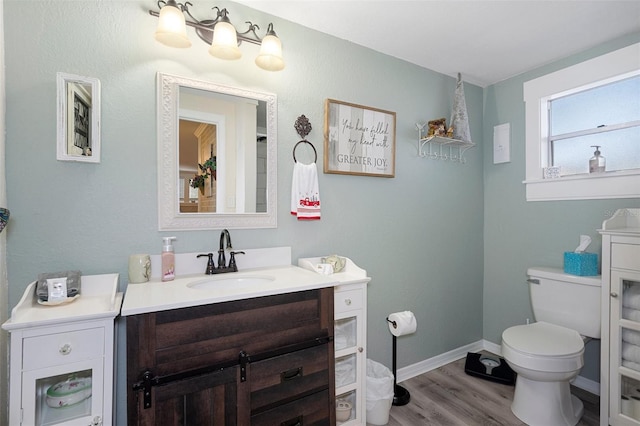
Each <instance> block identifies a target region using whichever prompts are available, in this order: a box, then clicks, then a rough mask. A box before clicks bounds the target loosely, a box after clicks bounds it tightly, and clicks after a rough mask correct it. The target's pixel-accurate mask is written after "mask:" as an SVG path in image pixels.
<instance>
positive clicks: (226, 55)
mask: <svg viewBox="0 0 640 426" xmlns="http://www.w3.org/2000/svg"><path fill="white" fill-rule="evenodd" d="M188 6H193V4H191V3H190V2H185V3H177V2H176V1H175V0H166V1H165V0H158V8H160V12H159V13H158V12H156V11H153V10H150V11H149V14H151V15H152V16H157V17H158V18H159V19H158V27H157V29H156V33H155V38H156V40H158V41H159V42H160V43H162V44H164V45H166V46H170V47H180V48H185V47H190V46H191V41H190V40H189V38H188V37H187V30H186V26H187V25H188V26H190V27H194V28H195V30H196V34H198V37H200V39H201V40H203V41H204V42H205V43H207V44H210V45H211V47H210V48H209V54H210V55H211V56H214V57H216V58H220V59H239V58H240V57H241V56H242V51H241V50H240V48H239V47H238V46H239V45H240V44H241V43H242V42H243V41H246V42H247V43H252V44H259V45H260V53H259V54H258V56H257V57H256V60H255V62H256V65H258V66H259V67H260V68H262V69H264V70H267V71H280V70H282V69H283V68H284V60H283V59H282V42H281V41H280V39H279V38H278V36H277V35H276V33H275V31H274V30H273V24H271V23H270V24H269V26H268V27H267V33H266V34H265V36H264V37H263V38H260V37H259V36H258V34H257V33H256V30H259V29H260V27H259V26H258V25H256V24H253V23H252V22H250V21H247V24H249V28H248V29H247V31H245V32H243V33H239V32H237V30H236V29H235V27H234V26H233V24H232V23H231V21H230V20H229V16H228V15H229V12H228V11H227V9H220V8H219V7H218V6H214V7H213V10H215V11H216V17H215V19H205V20H202V21H199V20H197V19H196V18H194V17H193V15H191V12H189V8H188ZM184 13H186V14H187V15H188V16H189V18H190V20H187V19H185V16H184Z"/></svg>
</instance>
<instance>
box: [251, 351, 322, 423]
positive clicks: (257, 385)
mask: <svg viewBox="0 0 640 426" xmlns="http://www.w3.org/2000/svg"><path fill="white" fill-rule="evenodd" d="M328 350H329V348H328V345H327V344H323V345H320V346H315V347H312V348H309V349H304V350H300V351H296V352H291V353H288V354H286V355H281V356H278V357H274V358H270V359H266V360H263V361H258V362H253V363H250V364H249V366H250V367H249V368H250V378H251V412H252V413H255V412H256V411H260V410H265V409H268V408H269V407H270V406H273V405H275V404H277V403H282V402H288V401H291V400H294V399H296V398H298V397H299V396H300V395H305V394H310V393H313V392H316V391H319V390H322V389H327V388H328V386H329V359H328Z"/></svg>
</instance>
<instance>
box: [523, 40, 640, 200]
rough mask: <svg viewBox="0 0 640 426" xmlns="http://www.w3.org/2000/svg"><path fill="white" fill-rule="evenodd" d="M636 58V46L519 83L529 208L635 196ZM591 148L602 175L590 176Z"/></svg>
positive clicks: (639, 98) (639, 100) (639, 158)
mask: <svg viewBox="0 0 640 426" xmlns="http://www.w3.org/2000/svg"><path fill="white" fill-rule="evenodd" d="M639 57H640V43H638V44H634V45H632V46H629V47H625V48H623V49H620V50H617V51H614V52H611V53H609V54H606V55H603V56H600V57H597V58H594V59H591V60H588V61H585V62H582V63H580V64H577V65H574V66H572V67H569V68H565V69H562V70H560V71H556V72H554V73H551V74H548V75H545V76H542V77H540V78H537V79H535V80H530V81H527V82H526V83H524V100H525V119H526V143H525V145H526V148H525V153H526V180H525V181H524V183H525V185H526V193H527V201H544V200H568V199H597V198H635V197H640V61H638V58H639ZM592 146H600V147H601V148H600V151H601V153H602V155H603V156H604V157H605V158H606V170H607V171H606V172H605V173H597V174H596V173H594V174H589V158H591V157H592V156H593V152H594V151H595V148H592ZM548 166H560V167H561V177H560V178H556V179H543V178H542V176H543V169H544V168H545V167H548Z"/></svg>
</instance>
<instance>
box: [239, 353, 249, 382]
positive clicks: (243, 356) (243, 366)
mask: <svg viewBox="0 0 640 426" xmlns="http://www.w3.org/2000/svg"><path fill="white" fill-rule="evenodd" d="M250 362H251V357H250V356H249V355H248V354H247V353H246V352H245V351H241V352H240V355H238V363H239V364H240V381H241V382H246V381H247V364H248V363H250Z"/></svg>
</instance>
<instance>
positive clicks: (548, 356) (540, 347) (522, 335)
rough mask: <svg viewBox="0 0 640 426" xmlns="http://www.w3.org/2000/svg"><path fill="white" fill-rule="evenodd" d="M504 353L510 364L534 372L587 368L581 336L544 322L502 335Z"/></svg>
mask: <svg viewBox="0 0 640 426" xmlns="http://www.w3.org/2000/svg"><path fill="white" fill-rule="evenodd" d="M502 350H503V353H502V355H503V356H504V357H505V359H506V360H507V361H508V362H512V363H514V364H516V365H519V366H522V367H525V368H528V369H532V370H538V371H546V372H559V373H560V372H570V371H575V370H579V369H580V368H582V366H583V364H584V362H583V359H582V354H583V353H584V342H583V341H582V337H581V336H580V334H579V333H578V332H577V331H575V330H571V329H569V328H566V327H561V326H558V325H554V324H549V323H545V322H543V321H540V322H536V323H533V324H526V325H517V326H514V327H510V328H508V329H506V330H505V331H504V333H502Z"/></svg>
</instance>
